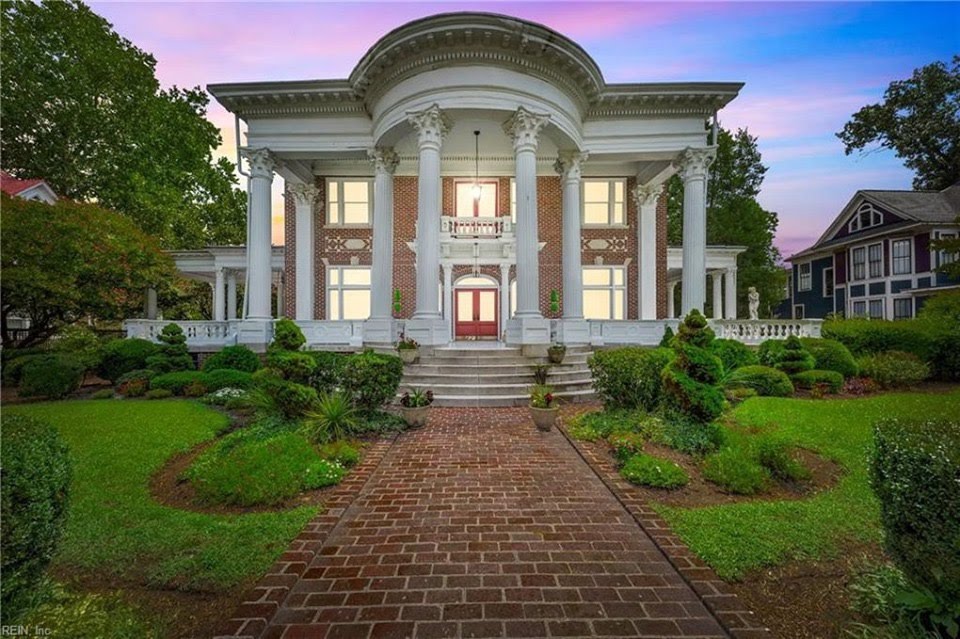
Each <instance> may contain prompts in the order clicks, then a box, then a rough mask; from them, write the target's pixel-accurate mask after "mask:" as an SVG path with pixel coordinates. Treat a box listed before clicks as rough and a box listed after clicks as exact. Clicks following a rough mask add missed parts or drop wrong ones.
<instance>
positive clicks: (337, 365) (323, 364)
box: [306, 351, 349, 394]
mask: <svg viewBox="0 0 960 639" xmlns="http://www.w3.org/2000/svg"><path fill="white" fill-rule="evenodd" d="M306 354H307V355H309V356H310V357H312V358H313V361H314V362H316V366H315V367H314V369H313V375H312V376H311V377H310V385H311V386H313V387H314V388H315V389H316V391H317V392H318V393H320V394H323V393H333V392H336V391H337V390H338V389H339V388H340V386H341V384H342V382H343V367H344V365H345V364H346V363H347V358H348V357H349V355H348V354H346V353H335V352H332V351H307V352H306Z"/></svg>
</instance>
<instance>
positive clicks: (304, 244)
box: [287, 183, 320, 320]
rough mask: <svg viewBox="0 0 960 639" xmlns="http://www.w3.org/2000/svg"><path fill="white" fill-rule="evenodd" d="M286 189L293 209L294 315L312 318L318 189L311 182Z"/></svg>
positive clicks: (303, 318)
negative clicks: (294, 241)
mask: <svg viewBox="0 0 960 639" xmlns="http://www.w3.org/2000/svg"><path fill="white" fill-rule="evenodd" d="M287 190H288V191H289V192H290V194H291V195H292V196H293V203H294V208H295V209H296V224H295V231H294V235H295V237H296V255H295V256H294V282H295V283H296V292H295V293H296V294H295V296H294V300H295V302H294V318H295V319H298V320H312V319H313V309H314V306H315V304H314V302H315V296H316V276H317V274H316V267H315V261H314V260H315V251H314V243H313V242H314V236H315V230H314V225H315V219H316V215H315V212H316V209H315V205H316V203H317V198H318V197H319V195H320V189H319V188H317V186H316V185H314V184H304V183H297V184H291V185H289V186H288V187H287Z"/></svg>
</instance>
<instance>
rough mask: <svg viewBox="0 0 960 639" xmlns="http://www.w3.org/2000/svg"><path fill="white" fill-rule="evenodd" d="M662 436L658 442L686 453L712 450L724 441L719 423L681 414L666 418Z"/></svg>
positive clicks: (692, 453)
mask: <svg viewBox="0 0 960 639" xmlns="http://www.w3.org/2000/svg"><path fill="white" fill-rule="evenodd" d="M662 437H663V439H662V440H661V441H660V443H663V444H665V445H667V446H669V447H670V448H673V449H674V450H678V451H680V452H681V453H687V454H688V455H705V454H707V453H710V452H713V451H715V450H717V449H718V448H720V446H721V445H722V444H723V441H724V436H723V430H722V429H721V428H720V425H719V424H715V423H709V424H703V423H701V422H696V421H693V420H690V419H686V418H684V417H683V416H676V417H674V418H673V419H668V420H667V421H666V424H665V426H664V430H663V435H662ZM654 441H657V440H654Z"/></svg>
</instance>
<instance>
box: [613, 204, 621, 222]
mask: <svg viewBox="0 0 960 639" xmlns="http://www.w3.org/2000/svg"><path fill="white" fill-rule="evenodd" d="M610 223H611V224H623V202H617V203H616V204H614V205H613V219H612V220H610Z"/></svg>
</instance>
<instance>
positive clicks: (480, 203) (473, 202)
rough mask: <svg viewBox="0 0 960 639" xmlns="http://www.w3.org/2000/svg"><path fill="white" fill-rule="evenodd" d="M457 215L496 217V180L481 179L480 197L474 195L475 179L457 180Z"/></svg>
mask: <svg viewBox="0 0 960 639" xmlns="http://www.w3.org/2000/svg"><path fill="white" fill-rule="evenodd" d="M455 184H456V192H457V210H456V215H457V217H496V215H497V189H498V187H499V184H498V183H497V181H496V180H486V181H482V180H481V181H480V182H479V184H480V199H477V198H476V197H474V189H473V187H474V183H473V180H470V181H463V182H456V183H455Z"/></svg>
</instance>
